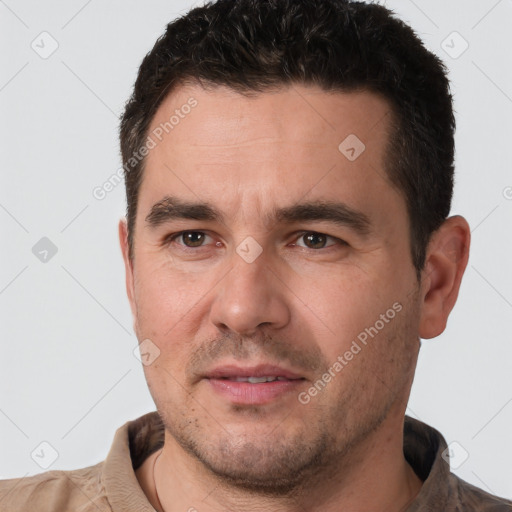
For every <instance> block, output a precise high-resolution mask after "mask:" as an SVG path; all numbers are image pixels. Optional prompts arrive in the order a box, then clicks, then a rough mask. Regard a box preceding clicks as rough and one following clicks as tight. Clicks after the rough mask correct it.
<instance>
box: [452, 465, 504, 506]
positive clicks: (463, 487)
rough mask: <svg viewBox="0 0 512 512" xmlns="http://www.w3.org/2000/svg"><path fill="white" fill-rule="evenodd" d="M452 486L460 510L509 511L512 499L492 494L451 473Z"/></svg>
mask: <svg viewBox="0 0 512 512" xmlns="http://www.w3.org/2000/svg"><path fill="white" fill-rule="evenodd" d="M450 477H451V478H452V482H453V484H454V485H453V488H454V489H456V492H457V493H458V500H457V503H458V504H459V505H460V507H461V508H460V510H461V511H469V510H471V511H475V512H511V511H512V501H510V500H507V499H505V498H500V497H498V496H494V495H493V494H490V493H488V492H486V491H484V490H482V489H479V488H478V487H475V486H474V485H471V484H470V483H468V482H466V481H464V480H462V479H461V478H459V477H458V476H456V475H454V474H453V473H452V474H451V475H450Z"/></svg>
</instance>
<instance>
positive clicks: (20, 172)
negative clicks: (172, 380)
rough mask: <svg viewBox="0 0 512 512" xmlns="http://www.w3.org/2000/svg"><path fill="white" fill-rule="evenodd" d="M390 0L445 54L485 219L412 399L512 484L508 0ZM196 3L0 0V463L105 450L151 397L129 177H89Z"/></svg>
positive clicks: (483, 473)
mask: <svg viewBox="0 0 512 512" xmlns="http://www.w3.org/2000/svg"><path fill="white" fill-rule="evenodd" d="M382 3H384V2H382ZM385 3H387V5H388V6H389V7H391V8H393V9H395V10H396V12H397V13H398V14H399V15H400V17H402V18H403V19H404V20H405V21H406V22H408V23H410V24H411V25H412V26H413V27H414V29H415V30H416V31H417V32H418V34H419V35H420V36H421V38H422V39H423V40H424V41H425V43H426V45H427V46H428V47H429V48H430V49H431V50H432V51H434V52H436V53H437V54H438V55H440V56H441V58H443V60H444V61H445V62H446V64H447V65H448V67H449V69H450V78H451V80H452V86H453V92H454V94H455V108H456V111H457V122H458V131H457V162H456V163H457V183H456V191H455V200H454V204H453V213H460V214H463V215H464V216H465V217H466V218H467V219H468V221H469V222H470V225H471V226H472V230H473V245H472V251H471V257H470V261H469V265H468V269H467V271H466V276H465V278H464V282H463V285H462V290H461V297H460V298H459V301H458V304H457V306H456V308H455V310H454V312H453V314H452V316H451V319H450V322H449V325H448V328H447V330H446V332H445V333H444V334H443V335H442V336H440V337H438V338H437V339H435V340H427V341H424V342H423V345H422V350H421V354H420V360H419V364H418V370H417V373H416V380H415V382H414V386H413V390H412V396H411V400H410V407H409V410H408V414H410V415H411V416H414V417H417V418H419V419H421V420H423V421H425V422H427V423H429V424H431V425H433V426H435V427H436V428H437V429H438V430H440V431H441V432H442V433H443V434H444V436H445V437H446V439H447V441H448V443H451V442H454V443H456V444H454V445H452V449H453V456H454V462H455V465H456V466H458V468H457V469H455V470H454V472H455V473H456V474H458V475H459V476H461V477H462V478H464V479H466V480H468V481H469V482H471V483H473V484H475V485H477V486H479V487H481V488H483V489H486V490H488V491H490V492H492V493H496V494H498V495H502V496H505V497H509V498H512V478H511V477H512V470H511V469H510V460H512V442H511V428H510V425H511V424H512V385H511V372H510V367H511V365H510V361H511V358H512V343H511V341H512V340H511V336H510V327H511V318H512V275H511V273H510V270H509V269H510V266H509V265H510V254H511V249H512V229H511V227H512V226H511V225H512V222H511V219H512V174H511V160H512V158H511V153H510V144H511V140H512V138H511V136H512V129H511V119H512V99H511V97H512V71H511V66H510V48H512V36H511V31H510V24H511V20H512V0H500V1H496V0H486V1H476V0H473V1H462V0H457V1H454V0H448V1H446V0H442V1H440V0H434V1H432V0H430V1H426V0H415V1H413V0H400V1H399V0H396V1H388V2H385ZM191 5H192V3H191V2H190V1H186V0H182V1H160V0H158V1H157V0H152V1H147V2H142V1H139V2H134V1H126V0H123V1H121V0H109V1H99V0H89V1H84V0H68V1H67V2H59V1H56V0H53V1H46V2H36V1H34V0H32V1H24V0H19V1H15V0H5V1H2V0H0V34H1V35H0V37H1V43H2V48H3V52H2V56H1V65H0V70H1V71H0V72H1V75H0V108H1V120H2V123H1V128H0V129H1V132H0V140H1V160H0V161H1V169H2V171H1V185H0V226H1V233H2V245H1V247H2V250H1V265H0V312H1V313H0V314H1V339H2V350H1V354H2V355H1V358H0V365H1V366H0V389H1V399H0V438H1V443H0V477H3V478H8V477H9V478H10V477H18V476H23V475H32V474H35V473H38V472H41V471H43V469H44V466H48V467H49V468H51V469H74V468H79V467H84V466H87V465H91V464H95V463H97V462H99V461H100V460H103V459H104V457H105V456H106V454H107V452H108V449H109V446H110V444H111V442H112V437H113V435H114V432H115V429H116V428H118V427H119V426H120V425H122V424H123V423H124V422H125V421H127V420H130V419H133V418H136V417H137V416H139V415H141V414H143V413H145V412H148V411H150V410H154V405H153V402H152V400H151V398H150V395H149V393H148V391H147V387H146V383H145V380H144V375H143V372H142V369H141V364H140V362H139V361H138V360H137V359H136V358H135V356H134V355H133V349H134V348H135V347H136V344H137V341H136V338H135V335H134V333H133V330H132V319H131V314H130V309H129V305H128V301H127V299H126V295H125V287H124V270H123V264H122V259H121V253H120V250H119V247H118V240H117V222H118V220H119V218H120V217H121V216H122V215H123V214H124V208H125V200H124V188H123V184H122V183H121V184H120V185H118V186H117V187H115V188H114V189H113V190H112V191H110V192H109V193H108V194H107V195H106V197H105V198H104V199H103V200H98V199H96V198H95V197H94V196H93V190H94V189H95V187H98V186H102V184H103V183H104V182H105V181H107V180H108V179H109V178H110V177H111V176H112V175H113V174H115V173H116V172H117V170H118V169H119V167H120V165H121V163H120V158H119V151H118V141H117V129H118V116H119V114H120V113H121V111H122V108H123V104H124V102H125V101H126V99H127V98H128V95H129V93H130V90H131V86H132V84H133V81H134V79H135V74H136V71H137V68H138V66H139V64H140V62H141V59H142V57H143V56H144V55H145V53H146V52H147V51H149V50H150V48H151V47H152V45H153V43H154V41H155V39H156V38H157V37H158V36H159V35H160V34H161V33H162V31H163V30H164V27H165V24H166V23H167V22H168V21H170V20H171V19H173V18H175V17H176V16H177V15H178V14H180V13H183V12H185V11H186V10H187V9H188V8H189V7H190V6H191ZM454 31H455V32H457V34H453V32H454ZM42 32H47V33H48V34H43V35H41V33H42ZM56 44H58V48H57V49H56V50H55V51H54V52H53V53H52V54H51V55H48V54H49V53H50V52H51V50H52V49H53V46H55V45H56ZM466 44H468V45H469V46H468V48H467V49H466V50H465V51H464V52H463V53H462V51H463V50H464V48H465V46H466ZM43 57H46V58H43ZM43 237H47V238H48V239H49V240H51V242H52V244H54V246H55V247H56V248H57V253H56V254H54V255H53V254H52V250H51V247H50V246H49V245H48V241H47V240H43V241H42V242H40V240H41V238H43ZM36 244H39V245H36ZM34 246H36V249H34V251H33V247H34ZM45 250H48V253H47V254H46V253H44V251H45ZM34 252H35V253H36V254H34ZM44 257H46V261H44V260H43V261H41V260H40V258H43V259H44ZM41 442H45V443H49V445H51V447H50V446H48V445H47V444H43V445H41ZM52 447H53V448H52ZM53 450H55V451H53ZM466 456H468V457H467V459H466ZM55 457H57V458H55ZM54 459H55V460H54ZM464 459H465V460H464Z"/></svg>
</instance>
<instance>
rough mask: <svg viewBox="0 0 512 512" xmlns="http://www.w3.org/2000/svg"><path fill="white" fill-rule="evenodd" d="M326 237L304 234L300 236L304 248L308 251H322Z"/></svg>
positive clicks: (320, 234)
mask: <svg viewBox="0 0 512 512" xmlns="http://www.w3.org/2000/svg"><path fill="white" fill-rule="evenodd" d="M327 238H328V237H327V235H323V234H322V233H306V234H305V235H303V236H302V239H303V240H304V243H305V245H306V247H309V248H310V249H323V248H324V247H325V245H326V243H327Z"/></svg>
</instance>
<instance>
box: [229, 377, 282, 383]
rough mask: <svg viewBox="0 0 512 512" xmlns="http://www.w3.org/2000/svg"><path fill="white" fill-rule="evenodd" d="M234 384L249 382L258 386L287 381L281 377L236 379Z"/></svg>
mask: <svg viewBox="0 0 512 512" xmlns="http://www.w3.org/2000/svg"><path fill="white" fill-rule="evenodd" d="M232 380H234V381H235V382H250V383H251V384H259V383H261V382H273V381H275V380H287V379H285V378H283V377H236V378H234V379H232Z"/></svg>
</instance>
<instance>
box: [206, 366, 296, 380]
mask: <svg viewBox="0 0 512 512" xmlns="http://www.w3.org/2000/svg"><path fill="white" fill-rule="evenodd" d="M235 377H283V378H285V379H302V378H304V377H302V375H299V374H297V373H295V372H292V371H291V370H286V369H285V368H282V367H280V366H276V365H273V364H258V365H253V366H237V365H232V364H230V365H223V366H217V367H216V368H214V369H212V370H210V371H208V372H207V373H206V374H205V378H207V379H223V378H224V379H226V378H235Z"/></svg>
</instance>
